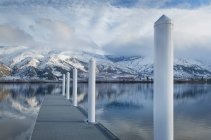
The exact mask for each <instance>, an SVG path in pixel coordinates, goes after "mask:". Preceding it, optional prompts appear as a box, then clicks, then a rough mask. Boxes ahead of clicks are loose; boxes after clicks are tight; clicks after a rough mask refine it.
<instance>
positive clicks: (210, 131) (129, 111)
mask: <svg viewBox="0 0 211 140" xmlns="http://www.w3.org/2000/svg"><path fill="white" fill-rule="evenodd" d="M70 88H71V90H72V87H70ZM87 88H88V87H87V84H79V88H78V102H79V105H80V106H82V107H83V108H85V109H87V105H88V103H87V100H88V96H87ZM96 91H97V92H96V94H97V95H96V96H97V98H96V119H97V121H99V122H101V123H102V124H104V125H105V126H106V127H107V128H108V129H109V130H111V131H112V132H113V133H114V134H115V135H117V136H118V137H120V138H121V139H123V140H127V139H128V140H129V139H133V140H135V139H139V140H140V139H141V140H152V139H153V85H152V84H97V89H96ZM174 91H175V92H174V117H175V118H174V121H175V124H174V128H175V129H174V130H175V140H209V139H210V138H211V109H210V108H211V85H201V84H176V85H175V86H174ZM45 94H61V84H1V85H0V139H17V140H19V139H29V137H30V135H31V133H32V130H33V127H34V123H35V120H36V117H37V114H38V111H39V107H40V104H41V102H42V100H43V97H44V95H45Z"/></svg>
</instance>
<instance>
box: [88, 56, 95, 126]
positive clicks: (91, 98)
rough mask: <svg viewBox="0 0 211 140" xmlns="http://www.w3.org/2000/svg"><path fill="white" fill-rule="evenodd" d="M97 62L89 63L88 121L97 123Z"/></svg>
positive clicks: (91, 61) (92, 60)
mask: <svg viewBox="0 0 211 140" xmlns="http://www.w3.org/2000/svg"><path fill="white" fill-rule="evenodd" d="M95 67H96V64H95V60H94V58H92V59H91V60H90V61H89V89H88V106H89V107H88V121H89V122H91V123H95Z"/></svg>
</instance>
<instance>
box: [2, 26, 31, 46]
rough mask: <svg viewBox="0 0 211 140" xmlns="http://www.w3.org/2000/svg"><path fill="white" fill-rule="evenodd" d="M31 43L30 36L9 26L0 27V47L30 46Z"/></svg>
mask: <svg viewBox="0 0 211 140" xmlns="http://www.w3.org/2000/svg"><path fill="white" fill-rule="evenodd" d="M32 43H33V38H32V36H31V35H29V34H28V33H26V32H25V31H23V30H21V29H18V28H15V27H12V26H9V25H0V44H1V45H6V46H7V45H12V46H14V45H16V46H17V45H30V44H32Z"/></svg>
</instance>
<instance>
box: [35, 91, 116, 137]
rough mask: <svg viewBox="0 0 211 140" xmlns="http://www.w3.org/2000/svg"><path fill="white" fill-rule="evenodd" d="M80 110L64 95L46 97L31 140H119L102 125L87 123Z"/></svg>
mask: <svg viewBox="0 0 211 140" xmlns="http://www.w3.org/2000/svg"><path fill="white" fill-rule="evenodd" d="M86 118H87V117H86V115H85V113H84V112H83V111H81V109H80V108H78V107H74V106H72V104H71V103H70V101H68V100H67V99H65V97H63V96H62V95H46V96H45V98H44V101H43V103H42V106H41V108H40V111H39V114H38V117H37V120H36V124H35V127H34V130H33V133H32V136H31V140H117V139H118V138H117V137H116V136H115V135H113V134H112V133H111V132H110V131H109V130H107V129H106V128H105V127H103V126H102V125H101V124H99V123H96V124H92V123H87V122H86V121H85V120H86Z"/></svg>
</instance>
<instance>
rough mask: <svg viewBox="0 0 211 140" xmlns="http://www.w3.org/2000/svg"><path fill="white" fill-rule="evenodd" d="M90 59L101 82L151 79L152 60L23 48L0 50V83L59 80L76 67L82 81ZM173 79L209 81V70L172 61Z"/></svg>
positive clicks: (197, 63)
mask: <svg viewBox="0 0 211 140" xmlns="http://www.w3.org/2000/svg"><path fill="white" fill-rule="evenodd" d="M91 58H95V59H96V63H97V70H96V71H97V78H98V79H101V80H114V79H130V80H141V79H146V78H147V79H148V78H152V77H153V58H152V57H150V56H113V55H105V54H97V53H90V52H83V51H82V52H76V51H74V52H72V51H69V50H64V51H61V50H52V49H46V48H45V49H40V48H39V49H37V48H34V49H33V48H29V47H26V46H18V47H5V46H1V47H0V76H1V80H5V79H6V80H11V79H19V80H21V79H28V80H30V79H39V80H59V79H61V78H62V74H64V73H66V72H68V71H69V72H70V73H72V69H73V68H74V67H76V68H77V69H78V73H79V79H82V80H85V79H87V75H88V62H89V59H91ZM70 75H71V74H70ZM71 77H72V75H71ZM174 77H175V78H177V79H183V80H184V79H195V78H210V77H211V66H210V65H209V64H206V63H203V62H202V61H197V60H189V59H182V58H175V61H174Z"/></svg>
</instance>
